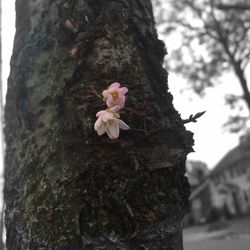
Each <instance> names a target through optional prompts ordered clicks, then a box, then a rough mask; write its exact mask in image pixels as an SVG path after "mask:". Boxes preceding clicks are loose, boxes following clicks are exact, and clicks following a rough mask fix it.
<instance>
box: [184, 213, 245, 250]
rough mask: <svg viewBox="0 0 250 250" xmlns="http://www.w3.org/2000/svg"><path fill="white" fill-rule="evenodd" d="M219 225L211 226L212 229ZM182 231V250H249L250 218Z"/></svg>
mask: <svg viewBox="0 0 250 250" xmlns="http://www.w3.org/2000/svg"><path fill="white" fill-rule="evenodd" d="M218 225H220V223H218V224H217V225H215V226H214V225H212V227H213V228H215V227H216V226H218ZM221 225H222V226H221V227H220V229H217V230H212V231H208V229H209V228H210V229H211V225H204V226H196V227H191V228H187V229H185V230H184V250H250V217H246V218H241V219H235V220H231V221H229V222H223V223H221Z"/></svg>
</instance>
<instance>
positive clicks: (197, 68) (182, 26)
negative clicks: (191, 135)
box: [154, 0, 250, 132]
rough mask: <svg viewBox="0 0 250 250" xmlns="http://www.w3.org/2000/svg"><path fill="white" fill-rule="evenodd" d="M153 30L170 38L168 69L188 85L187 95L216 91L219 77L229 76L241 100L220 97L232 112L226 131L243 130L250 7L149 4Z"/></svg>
mask: <svg viewBox="0 0 250 250" xmlns="http://www.w3.org/2000/svg"><path fill="white" fill-rule="evenodd" d="M154 3H155V9H156V14H157V20H158V24H159V25H161V26H162V27H161V30H162V33H163V34H164V35H171V34H173V32H176V33H178V34H179V36H176V37H175V38H177V39H176V44H177V45H176V48H175V50H174V52H173V53H172V54H171V55H170V58H171V60H170V62H169V67H170V68H171V70H174V71H175V72H177V73H180V74H182V75H183V76H184V77H185V78H187V79H188V80H189V83H190V84H191V86H192V88H193V90H194V91H195V92H196V93H198V94H200V95H203V94H204V90H205V89H206V88H207V87H211V86H216V85H217V84H218V83H219V82H220V81H219V78H220V77H221V76H222V75H224V73H225V72H229V71H233V72H234V74H235V76H236V77H237V79H238V82H239V83H240V86H241V89H242V92H243V95H242V96H238V95H235V94H231V95H228V96H226V102H227V103H228V104H229V105H230V106H231V108H233V109H235V115H234V116H232V117H230V118H229V121H228V122H227V125H230V126H231V131H232V132H237V131H239V129H241V128H243V127H245V126H246V124H247V121H249V114H248V115H243V114H241V111H242V110H243V107H245V106H246V107H247V108H248V110H249V112H250V93H249V85H248V83H247V78H246V68H247V66H248V65H249V58H250V5H249V1H248V0H241V1H234V2H232V1H230V3H228V1H224V0H179V1H175V0H169V1H167V2H166V1H163V0H154Z"/></svg>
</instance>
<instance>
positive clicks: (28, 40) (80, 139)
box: [5, 0, 193, 250]
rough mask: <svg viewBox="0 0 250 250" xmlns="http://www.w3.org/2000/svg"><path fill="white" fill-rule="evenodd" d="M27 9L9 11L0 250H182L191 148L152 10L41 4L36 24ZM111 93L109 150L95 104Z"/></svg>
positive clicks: (21, 2)
mask: <svg viewBox="0 0 250 250" xmlns="http://www.w3.org/2000/svg"><path fill="white" fill-rule="evenodd" d="M33 2H35V1H28V2H27V0H17V33H16V39H15V48H14V53H13V57H12V64H11V65H12V70H11V75H10V78H9V86H8V94H7V104H6V109H5V120H6V128H5V136H6V169H5V179H6V182H5V202H6V228H7V249H10V250H16V249H22V250H29V249H31V250H36V249H39V250H42V249H43V250H45V249H46V250H47V249H60V250H63V249H70V250H73V249H77V250H78V249H79V250H80V249H108V250H112V249H169V250H171V249H175V250H181V249H183V247H182V228H181V220H182V217H183V215H184V213H185V210H186V207H187V200H188V196H189V185H188V182H187V179H186V177H185V176H184V173H185V161H186V155H187V154H188V153H189V152H190V151H191V150H192V148H191V146H192V143H193V142H192V135H191V133H189V132H187V131H186V130H185V128H184V126H183V122H182V120H181V119H180V116H179V114H178V113H177V111H176V110H175V109H174V107H173V105H172V96H171V94H170V93H169V92H168V87H167V73H166V71H165V70H164V69H163V68H162V61H163V57H164V55H165V49H164V44H163V43H162V42H161V41H159V40H158V38H157V34H156V31H155V27H154V19H153V15H152V6H151V2H150V1H149V0H116V1H112V0H100V1H99V0H73V1H72V0H71V1H65V0H58V1H46V4H45V5H43V9H44V10H45V12H43V14H42V15H41V11H40V8H38V9H36V6H37V5H32V4H31V3H33ZM38 2H39V1H38ZM44 3H45V2H44ZM26 4H27V5H26ZM27 6H29V8H26V7H27ZM30 6H31V7H32V8H33V9H32V10H33V11H31V7H30ZM24 13H25V14H24ZM32 13H36V15H37V17H40V16H41V19H40V21H39V22H38V18H37V17H36V18H33V14H32ZM72 49H73V50H72ZM70 52H71V53H70ZM72 52H73V53H72ZM115 81H118V82H120V83H121V84H122V85H123V86H126V87H128V88H129V93H128V95H127V108H126V109H125V111H124V113H122V117H123V120H124V121H125V122H126V123H127V124H129V125H130V126H131V128H132V129H131V130H129V131H125V132H124V131H123V132H122V134H121V136H120V138H119V139H117V140H110V139H108V137H107V136H102V137H98V136H97V134H96V133H95V131H94V129H93V125H94V122H95V119H96V117H95V114H96V112H97V111H99V110H101V109H104V108H105V104H104V103H103V101H102V100H101V99H99V98H98V96H96V94H95V93H96V92H97V93H101V92H102V90H104V89H106V88H107V86H109V84H110V83H112V82H115Z"/></svg>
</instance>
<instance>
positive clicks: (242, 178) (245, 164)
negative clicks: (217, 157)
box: [209, 135, 250, 216]
mask: <svg viewBox="0 0 250 250" xmlns="http://www.w3.org/2000/svg"><path fill="white" fill-rule="evenodd" d="M209 179H210V180H211V191H212V203H213V205H214V206H215V207H220V208H224V209H225V210H226V211H227V212H229V213H230V214H231V215H232V216H233V215H244V214H246V213H248V212H250V136H249V135H246V136H244V137H242V139H241V142H240V144H239V145H238V146H237V147H235V148H234V149H232V150H231V151H229V152H228V153H227V154H226V155H225V156H224V157H223V159H222V160H221V161H220V162H219V163H218V164H217V166H216V167H215V168H214V169H213V170H212V172H211V173H210V175H209Z"/></svg>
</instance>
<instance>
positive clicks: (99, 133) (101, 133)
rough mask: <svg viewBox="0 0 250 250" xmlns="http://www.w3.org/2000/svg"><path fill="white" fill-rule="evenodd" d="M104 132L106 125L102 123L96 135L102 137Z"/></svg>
mask: <svg viewBox="0 0 250 250" xmlns="http://www.w3.org/2000/svg"><path fill="white" fill-rule="evenodd" d="M105 132H106V124H105V123H102V125H101V126H100V127H99V129H98V130H97V134H98V135H103V134H104V133H105Z"/></svg>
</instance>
